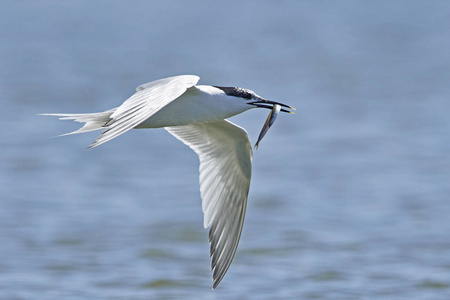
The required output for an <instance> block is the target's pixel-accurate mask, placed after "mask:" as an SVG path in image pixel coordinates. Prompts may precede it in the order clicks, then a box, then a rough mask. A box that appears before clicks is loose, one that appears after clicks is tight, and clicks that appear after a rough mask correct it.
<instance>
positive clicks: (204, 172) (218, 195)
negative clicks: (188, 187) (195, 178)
mask: <svg viewBox="0 0 450 300" xmlns="http://www.w3.org/2000/svg"><path fill="white" fill-rule="evenodd" d="M166 130H167V131H169V132H170V133H171V134H172V135H174V136H175V137H176V138H178V139H179V140H181V141H182V142H184V143H185V144H186V145H188V146H189V147H191V148H192V149H193V150H194V151H195V152H196V153H197V154H198V156H199V158H200V168H199V169H200V193H201V196H202V209H203V213H204V226H205V227H209V226H210V230H209V242H210V244H211V245H210V253H211V269H212V270H213V281H214V283H213V288H216V287H217V285H218V284H219V283H220V281H221V280H222V278H223V276H224V275H225V273H226V272H227V270H228V268H229V266H230V264H231V261H232V260H233V257H234V254H235V252H236V248H237V245H238V243H239V238H240V236H241V231H242V226H243V222H244V215H245V208H246V206H247V196H248V191H249V187H250V177H251V157H252V150H251V145H250V141H249V139H248V136H247V132H245V130H244V129H242V128H241V127H238V126H236V125H234V124H233V123H231V122H229V121H226V120H222V121H217V122H211V123H200V124H192V125H186V126H176V127H166Z"/></svg>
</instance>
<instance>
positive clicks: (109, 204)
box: [0, 0, 450, 299]
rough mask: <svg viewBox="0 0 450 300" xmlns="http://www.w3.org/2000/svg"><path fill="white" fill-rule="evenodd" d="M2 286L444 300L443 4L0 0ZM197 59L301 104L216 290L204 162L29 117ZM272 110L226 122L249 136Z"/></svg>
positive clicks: (448, 243)
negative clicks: (202, 182) (101, 139)
mask: <svg viewBox="0 0 450 300" xmlns="http://www.w3.org/2000/svg"><path fill="white" fill-rule="evenodd" d="M0 6H1V9H0V66H1V67H0V99H1V100H0V103H1V118H0V126H1V128H3V130H2V132H1V141H0V143H1V147H0V162H1V163H0V187H1V190H0V198H1V199H0V299H36V296H37V295H39V296H38V298H39V299H175V298H189V299H201V298H203V299H410V298H413V299H449V297H450V235H449V227H450V217H449V216H450V201H449V195H450V176H449V171H450V154H449V153H450V118H449V116H448V114H449V111H450V100H449V95H450V85H449V83H450V54H449V53H450V29H449V28H450V3H449V2H448V1H383V2H382V1H226V2H223V1H222V2H218V1H144V0H139V1H106V0H102V1H56V0H47V1H43V0H42V1H39V0H35V1H2V2H1V3H0ZM180 74H196V75H199V76H200V77H201V79H200V83H201V84H211V85H221V86H240V87H244V88H249V89H252V90H254V91H256V92H257V93H258V94H259V95H261V96H263V97H265V98H268V99H272V100H276V101H280V102H283V103H286V104H289V105H292V106H294V107H296V108H297V112H296V114H295V115H287V114H283V115H280V117H279V118H278V120H277V122H276V124H275V125H274V126H273V127H272V129H271V130H270V131H269V133H268V134H267V136H266V137H265V139H264V140H263V141H262V143H261V145H260V148H259V149H258V150H257V151H255V153H254V159H253V163H254V168H253V178H252V185H251V189H250V195H249V203H248V208H247V215H246V220H245V224H244V229H243V234H242V237H241V242H240V245H239V248H238V251H237V254H236V257H235V259H234V262H233V264H232V265H231V267H230V269H229V271H228V274H227V275H226V276H225V278H224V280H223V281H222V283H221V285H219V287H218V289H216V290H215V291H213V292H212V291H211V286H212V282H211V273H210V270H209V264H210V262H209V246H208V240H207V230H205V229H203V226H202V224H203V221H202V220H203V216H202V212H201V200H200V195H199V186H198V158H197V156H196V155H195V154H194V152H192V151H191V150H190V149H188V148H187V147H186V146H185V145H183V144H182V143H180V142H179V141H178V140H176V139H174V138H173V137H172V136H171V135H169V134H168V133H167V132H165V131H164V130H134V131H130V132H127V134H125V135H123V136H120V137H119V138H117V139H115V140H113V141H111V142H109V143H107V144H105V145H102V146H101V147H98V148H95V149H93V150H90V151H85V148H86V147H87V146H88V145H89V144H90V143H91V141H92V140H93V139H94V138H95V137H96V136H97V134H98V132H95V133H90V134H83V135H77V136H70V137H62V138H57V139H52V138H50V137H53V136H56V135H59V134H62V133H66V132H69V131H72V130H75V129H77V128H78V125H79V124H75V123H72V122H61V121H58V120H57V119H55V118H51V117H43V116H37V114H38V113H57V112H58V113H64V112H67V113H84V112H97V111H103V110H107V109H109V108H112V107H115V106H117V105H119V104H121V103H122V102H123V101H124V100H125V99H126V98H127V97H129V96H130V95H131V94H132V93H133V92H134V88H135V87H136V86H138V85H140V84H142V83H145V82H148V81H152V80H155V79H159V78H163V77H166V76H173V75H180ZM267 114H268V111H266V110H252V111H249V112H247V113H245V114H242V115H240V116H238V117H235V118H233V119H232V121H233V122H235V123H237V124H239V125H241V126H243V127H244V128H246V129H247V131H248V133H249V135H250V138H251V141H252V143H254V142H255V141H256V138H257V135H258V134H259V131H260V130H261V127H262V125H263V124H264V121H265V118H266V117H267Z"/></svg>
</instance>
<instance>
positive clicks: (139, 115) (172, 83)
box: [88, 75, 200, 149]
mask: <svg viewBox="0 0 450 300" xmlns="http://www.w3.org/2000/svg"><path fill="white" fill-rule="evenodd" d="M199 79H200V78H199V77H198V76H195V75H181V76H174V77H168V78H164V79H159V80H156V81H152V82H149V83H146V84H143V85H140V86H138V87H137V88H136V93H135V94H134V95H132V96H131V97H130V98H128V99H127V100H126V101H125V102H124V103H122V105H121V106H119V107H118V108H117V110H116V111H115V112H114V113H113V114H112V115H111V120H109V121H108V122H107V123H106V125H105V129H104V130H103V132H102V133H101V135H100V136H99V137H97V138H96V139H95V141H94V142H93V143H92V144H91V145H90V146H89V147H88V149H90V148H93V147H96V146H98V145H101V144H103V143H105V142H107V141H109V140H111V139H113V138H115V137H117V136H119V135H121V134H122V133H124V132H126V131H128V130H130V129H132V128H134V127H136V126H137V125H139V124H140V123H142V122H144V121H145V120H146V119H148V118H150V117H151V116H152V115H153V114H155V113H156V112H158V111H159V110H160V109H161V108H163V107H164V106H166V105H167V104H169V103H170V102H172V101H173V100H175V99H177V98H178V97H180V96H181V95H182V94H184V92H185V91H186V90H187V89H188V88H190V87H193V86H194V85H196V84H197V82H198V80H199Z"/></svg>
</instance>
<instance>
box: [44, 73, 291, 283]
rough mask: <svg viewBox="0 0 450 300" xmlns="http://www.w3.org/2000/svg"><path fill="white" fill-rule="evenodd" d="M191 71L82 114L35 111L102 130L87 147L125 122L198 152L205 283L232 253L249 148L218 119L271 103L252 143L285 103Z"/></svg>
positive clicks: (221, 271)
mask: <svg viewBox="0 0 450 300" xmlns="http://www.w3.org/2000/svg"><path fill="white" fill-rule="evenodd" d="M199 79H200V78H199V77H198V76H195V75H180V76H174V77H169V78H163V79H159V80H156V81H152V82H149V83H146V84H143V85H140V86H138V87H137V88H136V93H135V94H133V95H132V96H131V97H130V98H128V99H127V100H126V101H125V102H123V104H122V105H120V106H119V107H116V108H113V109H110V110H107V111H104V112H99V113H87V114H43V115H50V116H57V117H59V119H60V120H74V121H76V122H81V123H84V125H83V127H81V128H80V129H78V130H76V131H73V132H70V133H66V134H63V135H69V134H75V133H82V132H89V131H93V130H97V129H103V132H102V133H101V134H100V136H98V137H97V138H96V139H95V140H94V142H93V143H92V144H91V145H90V146H89V147H88V149H90V148H93V147H97V146H99V145H101V144H103V143H105V142H107V141H109V140H111V139H113V138H115V137H117V136H119V135H121V134H123V133H125V132H126V131H128V130H130V129H132V128H161V127H164V129H166V130H167V131H168V132H169V133H170V134H172V135H173V136H174V137H176V138H177V139H179V140H180V141H182V142H183V143H185V144H186V145H187V146H189V147H190V148H191V149H192V150H194V151H195V152H196V153H197V155H198V156H199V159H200V195H201V198H202V210H203V213H204V220H203V225H204V227H205V228H208V227H209V228H210V229H209V243H210V255H211V270H212V271H213V289H215V288H216V287H217V285H218V284H219V283H220V281H221V280H222V278H223V276H224V275H225V273H226V272H227V270H228V268H229V266H230V264H231V261H232V260H233V257H234V254H235V252H236V248H237V246H238V243H239V238H240V236H241V231H242V226H243V223H244V214H245V209H246V206H247V197H248V192H249V187H250V178H251V172H252V168H251V166H252V147H251V145H250V140H249V138H248V135H247V132H246V131H245V129H244V128H242V127H239V126H237V125H236V124H233V123H232V122H230V121H228V120H226V119H227V118H229V117H232V116H234V115H237V114H240V113H242V112H244V111H247V110H249V109H252V108H257V107H260V108H267V109H271V112H270V114H269V117H268V118H267V121H266V122H265V124H264V126H263V128H262V130H261V133H260V135H259V137H258V140H257V142H256V144H255V148H257V147H258V145H259V143H260V141H261V140H262V138H263V137H264V135H265V134H266V133H267V131H268V130H269V128H270V126H272V124H273V123H274V122H275V119H276V117H277V116H278V113H279V112H280V111H282V112H287V113H293V112H292V111H291V110H294V108H293V107H290V106H288V105H285V104H282V103H279V102H275V101H270V100H266V99H264V98H262V97H260V96H258V95H257V94H256V93H255V92H253V91H251V90H248V89H243V88H237V87H221V86H210V85H197V82H198V81H199Z"/></svg>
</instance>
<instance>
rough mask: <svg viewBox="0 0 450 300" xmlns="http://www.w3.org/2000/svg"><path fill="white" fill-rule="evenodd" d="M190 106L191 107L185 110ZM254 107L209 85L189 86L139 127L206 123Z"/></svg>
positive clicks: (226, 117) (138, 126)
mask: <svg viewBox="0 0 450 300" xmlns="http://www.w3.org/2000/svg"><path fill="white" fill-rule="evenodd" d="M187 107H189V109H186V108H187ZM251 108H252V107H251V106H249V105H248V104H246V103H245V102H243V101H239V100H237V99H232V97H228V96H227V95H226V94H225V92H223V91H222V90H220V89H218V88H216V87H213V86H209V85H197V86H193V87H190V88H188V89H187V90H186V92H185V93H184V94H182V95H181V96H180V97H178V98H177V99H175V100H174V101H172V102H170V103H169V104H167V105H166V106H164V107H163V108H162V109H161V110H159V111H158V112H157V113H155V114H154V115H152V116H151V117H150V118H148V119H146V120H145V121H144V122H142V123H141V124H139V125H137V126H136V128H160V127H168V126H183V125H189V124H196V123H206V122H213V121H218V120H224V119H228V118H230V117H232V116H234V115H237V114H240V113H242V112H244V111H246V110H249V109H251Z"/></svg>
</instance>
